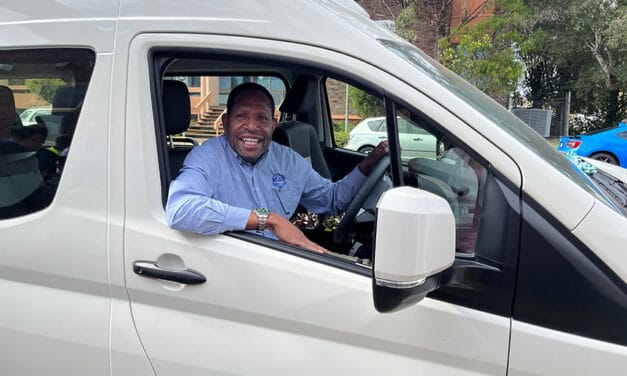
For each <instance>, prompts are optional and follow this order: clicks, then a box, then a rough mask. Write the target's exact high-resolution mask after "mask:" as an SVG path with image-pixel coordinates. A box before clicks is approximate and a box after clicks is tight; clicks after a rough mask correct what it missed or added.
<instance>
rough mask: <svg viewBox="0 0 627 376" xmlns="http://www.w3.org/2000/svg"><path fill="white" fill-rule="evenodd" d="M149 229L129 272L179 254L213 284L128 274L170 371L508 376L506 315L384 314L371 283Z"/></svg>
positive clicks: (164, 368)
mask: <svg viewBox="0 0 627 376" xmlns="http://www.w3.org/2000/svg"><path fill="white" fill-rule="evenodd" d="M149 227H151V228H150V229H149V231H145V232H144V231H135V230H130V231H127V236H126V244H127V247H128V248H127V249H130V248H132V249H133V251H130V252H129V258H127V264H128V263H129V262H130V261H131V260H133V259H136V258H138V257H143V258H148V259H159V258H161V259H163V257H164V255H166V254H169V255H170V257H172V256H171V255H177V256H179V257H180V258H181V259H183V260H185V266H186V267H188V268H191V269H194V270H196V271H199V272H201V273H202V274H203V275H204V276H205V277H206V278H207V282H206V283H204V284H201V285H193V286H192V285H187V286H186V285H181V284H177V283H172V282H168V281H160V280H155V279H150V278H146V277H142V276H139V275H136V274H127V278H128V281H129V285H130V286H133V288H131V289H129V294H130V298H131V300H132V302H133V314H134V317H135V322H136V325H137V329H138V332H139V335H140V337H141V338H142V341H143V343H144V345H145V348H146V352H147V354H148V355H149V357H150V358H151V361H152V364H153V366H154V367H155V369H156V371H157V373H159V374H161V375H177V374H182V373H186V374H207V375H209V374H226V373H228V374H234V375H249V374H257V375H264V374H267V375H276V374H290V373H294V372H297V373H299V374H311V375H320V374H325V375H344V374H357V373H358V372H363V373H366V374H372V373H375V374H378V373H381V374H383V373H389V372H392V373H394V374H398V375H412V374H416V373H419V372H425V371H426V372H429V373H433V374H442V373H444V374H447V373H448V374H450V373H455V374H474V373H478V374H480V373H485V374H502V372H503V370H504V368H503V366H504V364H494V363H493V362H494V359H503V360H504V359H506V356H507V347H506V346H502V345H500V344H503V343H507V341H508V332H509V320H508V319H506V318H504V317H499V316H496V315H491V314H487V313H483V312H479V311H474V310H471V309H466V308H463V307H456V306H454V305H451V304H448V303H443V302H439V301H435V300H431V299H426V300H424V301H423V302H421V303H420V304H418V305H416V306H414V307H412V308H410V309H408V310H406V311H402V312H398V313H394V314H387V315H383V314H379V313H377V312H376V311H375V310H374V307H373V304H372V297H371V291H370V290H371V286H370V285H371V281H370V279H369V278H367V277H364V276H361V275H356V274H353V273H350V272H347V271H344V270H340V269H337V268H333V267H330V266H325V265H321V264H318V263H316V262H313V261H311V260H305V259H302V258H299V257H296V256H294V255H290V254H285V253H282V252H279V251H276V250H272V249H268V248H266V247H263V246H259V245H254V244H250V243H248V242H246V241H244V240H240V239H235V238H231V237H228V236H226V235H218V236H212V237H202V236H195V235H183V234H179V233H177V232H175V231H172V230H169V229H167V228H165V224H163V223H155V224H153V225H151V226H149ZM140 255H141V256H140ZM469 321H472V326H470V324H469ZM469 343H472V344H473V346H472V348H469V346H468V344H469ZM458 367H459V368H461V369H457V368H458ZM464 368H465V370H463V369H464ZM373 370H374V372H373Z"/></svg>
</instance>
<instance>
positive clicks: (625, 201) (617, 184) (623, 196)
mask: <svg viewBox="0 0 627 376" xmlns="http://www.w3.org/2000/svg"><path fill="white" fill-rule="evenodd" d="M589 176H590V178H591V179H592V180H594V181H595V182H596V183H597V185H598V186H599V187H600V188H603V190H604V191H605V192H607V193H608V194H609V195H610V196H611V198H612V200H613V201H614V203H616V205H618V206H620V207H622V208H624V209H625V210H627V185H625V183H623V182H622V181H620V180H618V179H614V178H613V177H611V176H609V175H607V174H606V173H604V172H602V171H597V172H596V173H594V174H590V175H589Z"/></svg>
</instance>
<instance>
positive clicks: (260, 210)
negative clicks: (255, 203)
mask: <svg viewBox="0 0 627 376" xmlns="http://www.w3.org/2000/svg"><path fill="white" fill-rule="evenodd" d="M255 212H256V213H257V214H260V215H268V214H270V211H269V210H268V209H266V208H257V209H255Z"/></svg>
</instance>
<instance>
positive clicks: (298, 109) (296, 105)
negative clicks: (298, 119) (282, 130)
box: [279, 76, 316, 114]
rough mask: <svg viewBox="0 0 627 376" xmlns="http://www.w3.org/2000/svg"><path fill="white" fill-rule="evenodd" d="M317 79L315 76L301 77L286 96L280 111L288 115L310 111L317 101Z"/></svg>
mask: <svg viewBox="0 0 627 376" xmlns="http://www.w3.org/2000/svg"><path fill="white" fill-rule="evenodd" d="M315 85H316V79H315V78H314V77H313V76H299V77H298V78H297V79H296V81H295V82H294V85H293V86H292V87H291V88H290V90H289V91H288V92H287V94H286V95H285V99H284V100H283V103H281V107H279V110H280V111H281V112H283V113H288V114H300V113H303V112H307V111H309V110H310V109H311V108H312V107H313V105H314V104H315V101H316V90H315Z"/></svg>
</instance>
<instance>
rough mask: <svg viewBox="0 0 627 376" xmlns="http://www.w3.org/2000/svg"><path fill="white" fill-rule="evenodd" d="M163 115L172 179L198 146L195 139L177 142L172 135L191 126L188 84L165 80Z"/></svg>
mask: <svg viewBox="0 0 627 376" xmlns="http://www.w3.org/2000/svg"><path fill="white" fill-rule="evenodd" d="M162 100H163V116H164V119H165V133H166V135H167V136H168V138H169V139H168V145H167V147H168V160H169V162H170V175H171V176H170V180H172V179H173V178H175V177H176V176H177V175H178V172H179V171H180V170H181V167H183V162H184V161H185V157H186V156H187V153H189V151H190V150H192V149H193V148H194V146H196V142H195V141H194V140H193V139H189V138H185V139H180V140H177V141H176V142H175V141H174V140H173V139H172V137H171V136H173V135H177V134H181V133H183V132H185V131H186V130H187V128H189V122H190V120H191V113H190V100H189V90H188V89H187V85H185V83H183V82H181V81H177V80H164V81H163V98H162Z"/></svg>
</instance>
